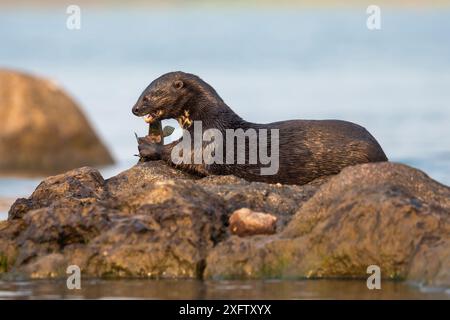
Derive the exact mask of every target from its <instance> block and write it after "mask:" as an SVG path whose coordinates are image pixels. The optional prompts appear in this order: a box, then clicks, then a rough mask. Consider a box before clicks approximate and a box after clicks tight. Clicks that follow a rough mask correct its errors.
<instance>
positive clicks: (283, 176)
mask: <svg viewBox="0 0 450 320" xmlns="http://www.w3.org/2000/svg"><path fill="white" fill-rule="evenodd" d="M132 112H133V114H134V115H136V116H140V117H144V120H145V121H146V122H147V123H153V122H155V121H161V120H164V119H177V120H178V122H179V123H180V126H181V127H182V128H183V129H184V130H183V131H184V133H188V134H190V135H191V136H193V135H194V134H195V132H194V125H193V124H195V123H197V122H199V123H201V125H202V129H203V130H204V131H206V130H208V129H214V130H216V131H215V132H219V133H222V134H223V136H226V131H227V130H229V129H233V130H238V129H242V130H243V131H244V132H248V130H254V131H252V132H257V141H258V142H261V141H263V140H264V141H265V142H267V144H268V149H269V150H270V147H271V146H272V145H274V142H273V141H275V140H273V141H272V137H275V134H277V138H278V140H277V147H278V154H277V155H278V159H277V161H278V168H277V171H276V172H275V173H273V174H265V175H263V174H261V168H263V167H264V166H267V162H265V163H263V161H261V159H260V158H259V157H258V159H257V162H256V163H255V162H250V160H249V159H245V162H242V161H241V162H239V161H237V162H233V163H229V162H226V163H225V162H223V163H206V162H201V163H195V162H194V163H192V162H191V163H189V162H187V163H180V162H177V163H174V161H172V158H173V152H172V151H173V150H174V148H176V146H177V145H178V146H179V143H181V142H183V139H185V138H180V139H179V140H177V141H174V142H172V143H170V144H166V145H163V144H155V143H150V142H148V140H146V139H139V140H138V141H139V146H138V147H139V152H140V155H141V157H143V158H145V159H146V160H164V161H165V162H167V163H169V164H171V165H172V166H175V167H177V168H179V169H181V170H185V171H188V172H191V173H194V174H197V175H200V176H208V175H235V176H237V177H240V178H243V179H246V180H248V181H259V182H266V183H282V184H297V185H302V184H306V183H308V182H311V181H312V180H314V179H316V178H319V177H322V176H329V175H334V174H337V173H339V172H340V171H341V170H342V169H343V168H345V167H347V166H352V165H357V164H362V163H368V162H381V161H388V159H387V157H386V155H385V153H384V152H383V150H382V148H381V146H380V145H379V143H378V142H377V141H376V140H375V138H374V137H373V136H372V135H371V134H370V133H369V132H368V131H367V130H366V129H365V128H363V127H361V126H359V125H357V124H354V123H351V122H347V121H341V120H288V121H280V122H273V123H268V124H258V123H252V122H248V121H245V120H244V119H242V118H241V117H240V116H239V115H237V114H236V113H235V112H234V111H233V110H232V109H231V108H230V107H229V106H228V105H227V104H226V103H225V102H224V101H223V100H222V98H221V97H220V96H219V94H218V93H217V92H216V90H214V88H213V87H212V86H210V85H209V84H208V83H206V82H205V81H203V80H202V79H200V78H199V77H198V76H196V75H194V74H190V73H185V72H181V71H177V72H170V73H166V74H164V75H162V76H160V77H159V78H157V79H156V80H154V81H153V82H151V83H150V85H149V86H148V87H147V88H146V89H145V90H144V91H143V92H142V94H141V95H140V97H139V99H138V101H137V102H136V104H135V105H134V106H133V108H132ZM261 129H265V130H266V131H267V132H268V134H267V136H266V137H265V139H262V136H261V134H260V132H262V131H261ZM183 137H184V135H183ZM247 138H248V139H247V140H245V142H247V143H245V151H246V154H248V152H249V151H250V148H251V147H252V146H253V144H254V141H253V143H251V142H250V140H249V139H250V138H249V137H247ZM241 142H242V140H241ZM189 143H192V146H193V148H191V149H190V150H189V151H187V152H190V153H191V154H189V155H188V156H189V157H190V159H192V158H194V157H195V155H194V152H195V151H196V147H195V146H194V142H193V141H192V142H189ZM210 143H211V142H210ZM257 145H258V144H257ZM207 146H208V142H205V141H202V142H201V144H200V148H202V149H203V150H204V149H205V148H206V147H207ZM258 146H259V145H258ZM197 149H198V145H197ZM197 151H198V150H197ZM236 151H237V148H235V149H234V150H232V154H233V153H234V155H232V156H233V157H234V160H237V158H238V157H239V155H238V154H236V153H237V152H236ZM215 152H216V151H215ZM224 152H229V151H228V150H226V151H225V150H224Z"/></svg>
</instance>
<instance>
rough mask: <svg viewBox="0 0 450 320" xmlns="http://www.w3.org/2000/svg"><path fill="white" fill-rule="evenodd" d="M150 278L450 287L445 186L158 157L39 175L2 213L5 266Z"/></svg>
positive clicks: (19, 270) (39, 272)
mask: <svg viewBox="0 0 450 320" xmlns="http://www.w3.org/2000/svg"><path fill="white" fill-rule="evenodd" d="M239 208H249V209H250V210H254V211H261V212H264V213H268V214H271V215H273V216H274V217H275V218H276V220H277V226H276V233H275V234H269V235H267V234H265V235H250V236H249V235H248V233H242V234H240V236H238V235H233V234H232V232H230V229H229V225H228V223H229V218H230V215H231V214H232V213H233V211H235V210H236V209H239ZM72 264H76V265H78V266H79V267H80V268H81V270H82V273H83V275H84V276H95V277H99V276H100V277H106V276H114V277H156V278H161V277H162V278H165V277H166V278H212V279H224V278H227V279H242V278H253V279H266V278H334V277H339V278H366V277H367V273H366V270H367V267H368V266H369V265H378V266H379V267H380V268H381V272H382V276H383V277H384V278H389V279H407V280H413V281H418V282H421V283H426V284H431V285H437V286H450V273H449V270H450V188H448V187H446V186H444V185H441V184H439V183H437V182H435V181H434V180H432V179H430V178H429V177H428V176H427V175H426V174H424V173H422V172H421V171H419V170H416V169H413V168H410V167H408V166H405V165H401V164H394V163H374V164H366V165H358V166H354V167H349V168H346V169H344V170H343V171H342V172H341V173H340V174H338V175H336V176H333V177H329V178H325V179H321V180H318V181H314V182H312V183H310V184H308V185H304V186H283V185H270V184H264V183H252V182H247V181H245V180H242V179H239V178H236V177H232V176H211V177H206V178H201V179H200V178H198V177H194V176H191V175H189V174H186V173H183V172H180V171H178V170H176V169H173V168H171V167H168V166H167V165H165V164H164V163H162V162H160V161H155V162H147V163H140V164H138V165H136V166H134V167H132V168H131V169H129V170H127V171H124V172H122V173H120V174H119V175H117V176H115V177H113V178H110V179H108V180H104V179H103V177H102V176H101V175H100V174H99V172H98V171H97V170H95V169H92V168H88V167H85V168H81V169H77V170H73V171H70V172H67V173H65V174H61V175H58V176H54V177H50V178H47V179H46V180H44V181H43V182H42V183H41V184H40V185H39V186H38V187H37V188H36V190H35V191H34V193H33V194H32V195H31V196H30V197H29V198H27V199H18V200H17V201H16V202H15V203H14V204H13V206H12V207H11V209H10V211H9V218H8V220H7V221H4V222H0V273H2V272H3V274H4V275H10V276H14V275H21V276H29V277H35V278H45V277H58V276H65V275H66V274H65V269H66V268H67V266H68V265H72Z"/></svg>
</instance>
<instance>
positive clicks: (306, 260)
mask: <svg viewBox="0 0 450 320" xmlns="http://www.w3.org/2000/svg"><path fill="white" fill-rule="evenodd" d="M224 256H226V257H227V259H223V257H224ZM369 265H378V266H380V268H381V272H382V277H384V278H392V279H409V280H414V281H418V282H422V283H426V284H429V285H436V286H441V285H442V286H450V188H448V187H446V186H443V185H441V184H439V183H437V182H435V181H433V180H432V179H430V178H429V177H428V176H427V175H426V174H424V173H422V172H421V171H418V170H416V169H413V168H410V167H408V166H405V165H400V164H394V163H378V164H365V165H359V166H354V167H348V168H346V169H344V170H343V171H342V172H341V173H340V174H338V175H337V176H334V177H333V178H331V179H330V181H329V182H328V183H326V184H324V185H323V186H322V187H321V188H320V189H319V191H317V192H316V193H315V195H314V196H313V197H312V198H311V199H309V200H308V201H307V202H306V203H305V204H304V205H303V206H302V207H300V208H299V210H298V211H297V212H296V213H295V215H294V217H293V218H292V220H291V221H290V223H289V224H288V226H287V227H286V228H285V229H284V230H283V231H282V232H281V233H279V234H276V235H273V236H265V237H261V236H257V237H252V238H238V237H230V238H229V239H227V240H226V241H224V242H222V243H220V244H219V245H218V246H216V247H215V249H214V251H213V252H211V253H210V255H209V256H208V259H207V268H206V270H205V275H206V277H210V278H235V277H239V278H266V277H269V278H272V277H288V278H289V277H305V278H323V277H328V278H329V277H339V278H364V277H367V273H366V270H367V267H368V266H369Z"/></svg>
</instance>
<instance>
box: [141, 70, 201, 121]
mask: <svg viewBox="0 0 450 320" xmlns="http://www.w3.org/2000/svg"><path fill="white" fill-rule="evenodd" d="M189 76H190V75H189V74H186V73H184V72H170V73H166V74H164V75H162V76H161V77H159V78H158V79H156V80H154V81H153V82H152V83H150V85H149V86H148V87H147V88H146V89H145V90H144V92H143V93H142V94H141V96H140V97H139V99H138V101H137V102H136V104H135V105H134V107H133V109H132V111H133V113H134V114H135V115H136V116H139V117H144V116H145V118H144V120H145V121H146V122H148V123H151V122H154V121H156V120H164V119H170V118H174V119H177V118H179V117H180V116H182V115H183V114H184V113H185V109H186V103H187V102H188V101H189V100H190V98H191V97H192V96H193V94H194V93H193V92H192V88H190V86H189V84H188V83H187V80H188V78H189Z"/></svg>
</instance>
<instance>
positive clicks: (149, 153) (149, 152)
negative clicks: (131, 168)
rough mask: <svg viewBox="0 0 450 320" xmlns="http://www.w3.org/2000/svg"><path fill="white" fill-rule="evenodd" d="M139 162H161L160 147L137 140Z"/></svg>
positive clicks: (143, 140)
mask: <svg viewBox="0 0 450 320" xmlns="http://www.w3.org/2000/svg"><path fill="white" fill-rule="evenodd" d="M138 142H139V144H138V149H139V156H140V158H141V161H152V160H161V145H160V144H156V143H152V142H149V141H148V140H146V139H145V138H139V139H138Z"/></svg>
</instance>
